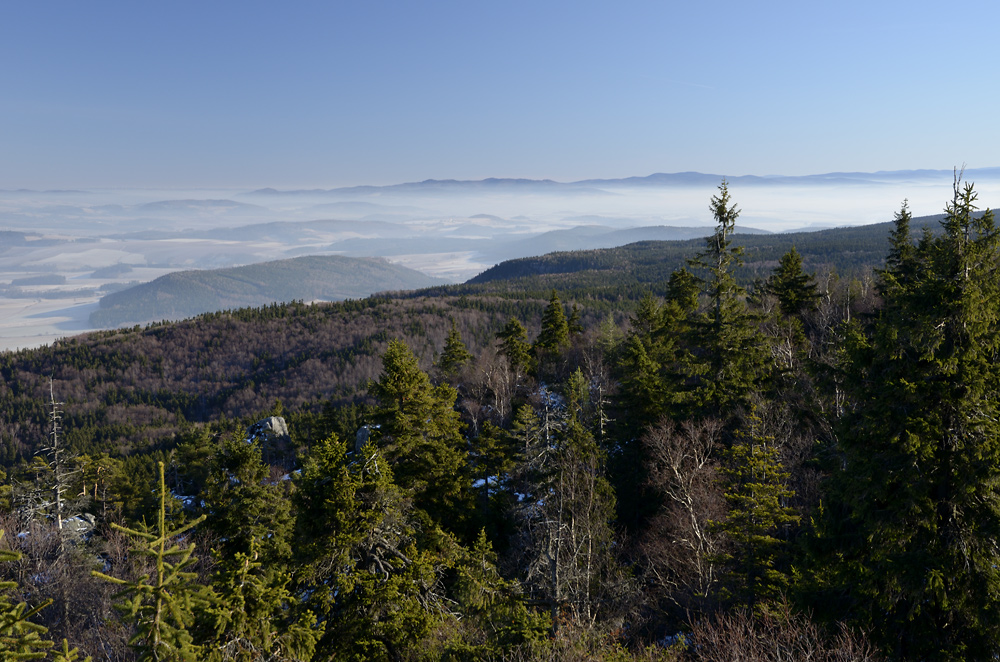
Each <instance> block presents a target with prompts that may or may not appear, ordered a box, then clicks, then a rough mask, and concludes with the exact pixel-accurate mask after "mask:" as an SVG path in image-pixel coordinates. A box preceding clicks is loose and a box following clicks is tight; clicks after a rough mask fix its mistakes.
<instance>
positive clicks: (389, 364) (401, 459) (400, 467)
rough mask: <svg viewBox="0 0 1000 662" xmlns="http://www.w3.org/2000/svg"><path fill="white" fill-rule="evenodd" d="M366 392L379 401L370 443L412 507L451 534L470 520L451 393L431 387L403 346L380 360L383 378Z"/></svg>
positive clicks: (391, 348) (445, 387) (394, 343)
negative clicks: (379, 453) (411, 496)
mask: <svg viewBox="0 0 1000 662" xmlns="http://www.w3.org/2000/svg"><path fill="white" fill-rule="evenodd" d="M369 392H370V393H371V395H372V396H373V397H374V398H375V400H376V401H377V402H378V407H377V409H376V410H375V413H374V415H373V419H374V422H375V424H376V428H375V431H374V434H373V438H374V440H375V441H376V443H377V444H378V446H379V449H380V450H381V451H382V453H383V454H384V455H385V457H386V459H387V460H389V463H390V464H391V465H392V468H393V474H394V475H395V477H396V482H397V484H398V485H399V486H400V487H402V488H403V489H406V490H408V491H409V492H410V493H411V494H412V495H413V503H414V506H415V507H416V508H417V509H419V510H420V511H423V512H424V513H425V514H426V515H427V516H428V517H430V519H431V520H432V521H434V522H437V523H439V524H441V525H443V526H444V527H445V528H446V529H448V530H451V531H456V530H460V527H461V524H462V523H463V522H464V521H465V519H466V518H467V517H468V515H469V513H468V510H469V508H468V498H469V485H468V482H467V481H466V475H465V474H466V472H465V463H466V448H465V439H464V437H463V436H462V424H461V421H460V420H459V415H458V412H456V411H455V409H454V406H455V399H456V398H457V395H458V394H457V393H456V392H455V389H453V388H452V387H450V386H448V385H447V384H442V385H440V386H437V387H435V386H432V385H431V381H430V378H429V377H428V376H427V373H425V372H424V371H422V370H421V369H420V367H419V366H418V364H417V358H416V357H415V356H414V355H413V353H412V352H411V351H410V348H409V347H407V346H406V344H405V343H403V342H401V341H398V340H394V341H392V342H391V343H389V347H388V349H386V352H385V354H384V355H383V356H382V375H381V377H380V378H379V381H378V382H376V383H374V384H372V386H371V388H370V390H369Z"/></svg>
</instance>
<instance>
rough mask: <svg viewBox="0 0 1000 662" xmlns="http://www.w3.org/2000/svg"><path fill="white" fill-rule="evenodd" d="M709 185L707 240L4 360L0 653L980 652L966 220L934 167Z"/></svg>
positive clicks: (997, 294)
mask: <svg viewBox="0 0 1000 662" xmlns="http://www.w3.org/2000/svg"><path fill="white" fill-rule="evenodd" d="M711 210H712V213H713V216H714V218H715V220H716V222H717V226H716V228H715V230H714V233H713V234H712V236H710V237H708V238H706V239H704V240H700V241H695V242H678V243H670V244H660V243H655V242H647V243H641V244H636V245H632V246H627V247H624V248H621V249H613V250H611V251H593V252H585V253H580V254H557V255H552V256H546V257H544V258H539V259H535V260H526V261H516V262H514V263H511V264H506V265H500V266H498V267H497V268H496V269H495V270H493V271H492V273H490V272H488V273H487V274H484V275H483V276H482V277H480V278H479V279H477V280H476V282H473V283H469V284H467V285H464V286H455V287H446V288H432V289H428V290H423V291H419V292H410V293H405V294H400V295H397V296H392V297H377V298H369V299H364V300H360V301H347V302H343V303H338V304H323V305H305V304H301V303H299V304H290V305H271V306H266V307H263V308H256V309H243V310H235V311H227V312H222V313H214V314H209V315H203V316H201V317H199V318H196V319H193V320H188V321H185V322H180V323H164V324H157V325H152V326H148V327H136V328H134V329H127V330H120V331H113V332H103V333H96V334H90V335H88V336H81V337H77V338H72V339H68V340H65V341H60V342H58V343H56V344H55V345H54V346H52V347H47V348H42V349H37V350H29V351H21V352H17V353H5V354H0V375H2V379H3V381H2V384H0V412H3V415H2V418H0V450H2V454H0V461H2V465H3V467H4V469H5V471H6V476H5V479H4V482H3V491H2V492H0V500H2V502H3V508H4V513H5V515H4V518H3V521H2V522H0V528H2V529H4V530H5V531H6V535H5V536H4V538H3V540H2V545H4V549H5V551H4V555H3V556H0V575H2V579H6V580H9V581H10V583H9V584H5V585H0V588H2V590H3V591H5V593H4V594H3V595H4V596H6V597H0V616H2V617H5V618H7V621H6V623H7V624H8V625H6V626H4V627H6V629H5V630H4V631H3V635H4V636H3V637H0V651H2V652H4V654H7V655H12V654H13V652H14V651H16V652H18V653H19V654H27V653H30V652H33V651H34V652H37V653H38V655H39V657H40V658H44V657H46V656H47V657H48V658H49V659H53V660H61V661H63V660H67V661H68V660H73V659H82V658H83V656H86V655H90V656H92V657H93V659H95V660H116V661H117V660H121V661H126V660H212V661H216V660H218V661H222V660H241V661H242V660H246V661H250V660H261V661H263V660H268V661H276V660H289V661H290V660H316V661H319V660H439V659H444V660H484V661H486V660H581V659H592V660H671V661H678V662H680V661H688V660H692V661H694V660H704V661H716V660H718V661H720V662H721V661H723V660H751V661H752V660H774V661H777V660H807V659H808V660H824V661H826V660H828V661H833V660H845V661H846V660H880V659H892V660H984V659H993V658H995V657H997V655H998V654H1000V634H998V633H1000V622H997V620H998V618H1000V616H998V615H1000V598H998V597H997V596H1000V551H998V548H997V546H996V539H997V535H998V533H997V532H998V531H1000V505H998V504H1000V442H998V440H1000V429H998V427H997V426H998V423H997V421H1000V411H997V409H998V407H1000V404H998V403H1000V367H998V365H1000V273H998V272H997V267H998V264H1000V237H998V232H997V229H996V227H995V224H994V219H993V216H992V214H991V213H989V212H987V213H977V211H976V195H975V191H974V190H973V188H972V187H971V186H966V185H962V184H961V183H960V182H956V186H955V194H954V198H953V200H951V201H950V202H948V203H947V206H946V214H945V215H944V216H942V217H941V219H940V222H935V223H934V225H933V226H932V229H933V231H932V232H922V231H921V230H920V228H919V227H918V226H920V225H921V223H917V222H915V221H914V220H913V219H912V218H911V217H910V214H909V212H908V210H907V208H906V206H905V205H904V206H903V207H902V208H901V209H900V210H899V211H898V212H897V213H896V215H895V220H894V221H893V222H892V223H890V224H886V225H884V226H882V227H881V228H878V227H876V228H868V229H861V228H858V229H855V230H849V231H840V232H839V234H838V233H831V234H822V233H820V234H817V235H809V236H816V237H817V240H816V241H815V242H810V241H809V236H807V235H800V236H798V237H796V236H780V235H768V236H744V235H735V236H734V230H735V228H736V221H737V218H738V216H739V209H738V208H737V206H736V204H735V202H734V201H733V200H732V199H731V198H730V194H729V191H728V187H727V186H726V184H725V183H723V184H722V186H720V188H719V191H718V193H717V195H715V196H714V197H713V198H712V200H711ZM876 255H877V256H878V257H877V258H876V257H875V256H876ZM872 266H874V267H876V268H875V269H872V268H871V267H872ZM866 267H867V268H866ZM504 274H505V276H502V275H504ZM258 421H259V423H258ZM6 550H9V553H8V552H7V551H6ZM50 640H51V641H56V642H60V643H59V644H58V645H56V646H55V647H54V648H53V650H52V651H48V650H47V648H46V647H47V646H49V645H50V644H51V641H50ZM73 649H76V651H74V650H73ZM8 651H10V653H8ZM60 651H61V652H60ZM50 653H51V654H50ZM14 659H16V658H14ZM25 659H27V658H25Z"/></svg>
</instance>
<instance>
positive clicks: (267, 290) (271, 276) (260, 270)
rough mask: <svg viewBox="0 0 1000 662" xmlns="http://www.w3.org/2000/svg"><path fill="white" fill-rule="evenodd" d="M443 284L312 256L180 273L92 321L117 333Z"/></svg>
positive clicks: (376, 265)
mask: <svg viewBox="0 0 1000 662" xmlns="http://www.w3.org/2000/svg"><path fill="white" fill-rule="evenodd" d="M439 282H440V281H439V280H437V279H435V278H432V277H430V276H428V275H426V274H423V273H420V272H419V271H414V270H413V269H408V268H406V267H401V266H399V265H394V264H390V263H388V262H386V261H385V260H380V259H375V258H351V257H343V256H338V255H329V256H309V257H299V258H292V259H288V260H276V261H274V262H262V263H259V264H252V265H248V266H244V267H233V268H229V269H209V270H201V271H178V272H175V273H171V274H167V275H166V276H161V277H160V278H157V279H156V280H154V281H151V282H149V283H143V284H141V285H136V286H134V287H130V288H128V289H126V290H122V291H119V292H114V293H112V294H108V295H106V296H104V297H102V298H101V302H100V308H99V309H98V310H96V311H94V312H93V313H91V315H90V322H91V324H93V325H94V326H96V327H104V328H113V327H118V326H124V325H132V324H145V323H147V322H156V321H160V320H179V319H184V318H187V317H194V316H195V315H200V314H201V313H206V312H216V311H219V310H228V309H233V308H248V307H259V306H264V305H267V304H270V303H275V302H287V301H315V300H320V301H341V300H343V299H358V298H361V297H366V296H369V295H371V294H374V293H376V292H385V291H390V290H411V289H415V288H420V287H427V286H430V285H433V284H435V283H439Z"/></svg>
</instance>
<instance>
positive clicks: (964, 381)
mask: <svg viewBox="0 0 1000 662" xmlns="http://www.w3.org/2000/svg"><path fill="white" fill-rule="evenodd" d="M975 200H976V194H975V192H974V190H973V188H972V186H971V185H965V186H964V187H960V186H959V185H958V182H957V181H956V186H955V198H954V201H953V202H952V203H950V204H949V205H948V206H947V208H946V212H947V215H946V218H945V220H944V222H943V227H944V233H943V235H941V236H938V237H932V236H930V235H925V236H924V237H923V239H922V240H921V241H920V243H919V244H918V245H916V246H908V245H907V244H908V238H907V237H908V224H909V215H908V213H907V210H906V208H905V206H904V208H903V210H902V212H901V213H900V214H898V215H897V218H896V223H897V228H896V232H895V233H894V240H893V249H892V251H891V253H890V260H889V261H888V263H887V267H886V270H885V272H884V273H883V274H881V281H880V286H881V290H882V296H883V298H884V300H885V305H884V308H883V309H882V310H881V311H880V312H879V314H878V316H877V318H876V319H875V320H874V322H873V324H872V327H871V329H870V330H868V331H867V332H864V333H862V332H861V331H860V330H858V329H857V328H855V329H854V330H852V331H851V333H850V335H849V336H848V342H847V343H846V352H845V356H844V358H845V365H844V371H845V374H846V375H847V376H848V377H849V381H848V382H847V386H848V393H849V395H850V397H851V402H852V403H853V406H852V407H851V408H850V410H849V411H848V415H847V416H846V417H845V419H844V421H843V424H842V425H841V426H840V430H841V432H840V441H841V447H842V450H843V459H842V460H841V462H840V469H841V470H839V471H837V473H836V476H835V478H836V483H835V489H834V491H833V494H834V496H835V498H831V507H830V509H829V510H827V516H828V517H827V519H826V520H825V523H826V526H825V529H824V536H821V540H823V541H826V543H827V544H828V545H829V547H830V548H831V549H830V553H832V554H835V555H836V558H838V559H840V561H839V563H838V564H837V565H836V566H835V568H836V570H837V571H838V572H837V573H836V574H835V576H834V577H833V579H832V580H831V586H832V587H839V588H840V590H846V591H849V592H850V593H852V594H853V596H854V598H855V600H856V601H857V602H856V605H857V606H856V609H857V612H859V613H858V616H860V617H861V618H862V622H863V624H864V625H865V626H866V627H869V628H871V629H872V630H873V633H874V635H875V636H876V638H877V640H878V641H879V642H880V643H881V644H882V645H883V646H884V647H885V650H887V651H888V652H889V653H891V654H892V655H893V657H895V658H898V659H925V660H932V659H933V660H959V659H969V660H972V659H976V660H982V659H991V658H993V657H996V656H997V655H998V654H1000V636H998V633H1000V599H998V597H997V596H998V595H1000V552H998V550H997V549H996V546H995V545H994V544H993V542H992V541H994V540H996V539H997V537H998V536H1000V491H998V490H1000V423H998V421H1000V369H998V367H997V366H998V361H1000V278H998V274H997V268H998V260H1000V240H998V233H997V229H996V227H995V225H994V221H993V216H992V214H991V213H989V212H987V213H985V214H982V215H976V214H974V213H973V212H974V210H975V206H974V203H975ZM838 582H839V583H838Z"/></svg>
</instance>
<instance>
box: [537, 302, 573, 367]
mask: <svg viewBox="0 0 1000 662" xmlns="http://www.w3.org/2000/svg"><path fill="white" fill-rule="evenodd" d="M568 344H569V322H567V321H566V311H564V310H563V305H562V301H560V300H559V295H558V294H556V291H555V290H552V296H551V297H549V305H548V306H546V307H545V312H544V313H542V328H541V331H539V333H538V337H537V338H536V339H535V344H534V350H535V354H536V356H539V357H540V358H541V357H542V356H544V355H547V354H554V353H558V352H559V351H561V350H562V349H564V348H565V347H566V346H567V345H568Z"/></svg>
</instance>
